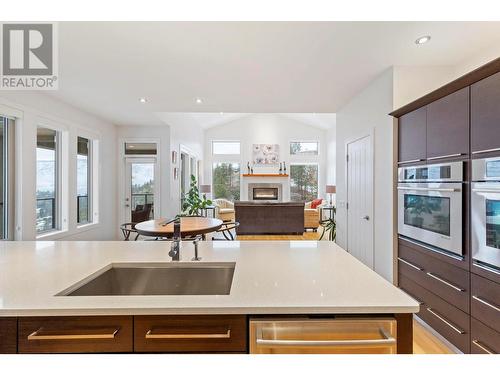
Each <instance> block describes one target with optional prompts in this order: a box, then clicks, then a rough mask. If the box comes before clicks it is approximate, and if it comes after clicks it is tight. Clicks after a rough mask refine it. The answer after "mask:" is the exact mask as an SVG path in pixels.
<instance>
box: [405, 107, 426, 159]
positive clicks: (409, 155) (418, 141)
mask: <svg viewBox="0 0 500 375" xmlns="http://www.w3.org/2000/svg"><path fill="white" fill-rule="evenodd" d="M426 117H427V109H426V107H422V108H419V109H417V110H415V111H413V112H410V113H407V114H406V115H403V116H401V117H400V118H399V125H398V138H399V149H398V150H399V151H398V161H399V162H411V161H421V160H424V159H425V156H426Z"/></svg>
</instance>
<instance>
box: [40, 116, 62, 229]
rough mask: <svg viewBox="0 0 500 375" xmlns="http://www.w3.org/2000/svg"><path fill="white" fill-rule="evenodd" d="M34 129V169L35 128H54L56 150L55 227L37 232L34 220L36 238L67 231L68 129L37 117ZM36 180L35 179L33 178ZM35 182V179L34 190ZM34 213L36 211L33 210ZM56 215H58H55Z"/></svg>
mask: <svg viewBox="0 0 500 375" xmlns="http://www.w3.org/2000/svg"><path fill="white" fill-rule="evenodd" d="M35 122H36V131H35V169H36V160H37V158H36V148H37V130H38V128H46V129H50V130H54V131H55V132H56V134H57V137H58V138H57V142H58V143H57V146H59V147H56V148H57V151H56V173H57V179H56V187H57V188H56V190H57V189H58V191H56V194H55V197H56V203H55V204H56V227H55V228H54V229H52V230H47V231H43V232H38V231H37V230H36V222H35V228H34V233H35V237H36V239H46V238H54V236H57V235H59V234H62V233H67V232H68V231H69V221H70V220H69V216H68V213H69V203H70V200H69V174H68V173H69V131H68V129H67V128H66V127H65V126H64V125H62V124H60V123H57V122H55V121H52V120H49V119H46V118H42V117H38V118H37V119H36V121H35ZM35 180H36V179H35ZM36 186H37V182H36V181H35V192H36ZM35 207H36V193H35ZM35 215H36V212H35ZM57 216H58V217H57Z"/></svg>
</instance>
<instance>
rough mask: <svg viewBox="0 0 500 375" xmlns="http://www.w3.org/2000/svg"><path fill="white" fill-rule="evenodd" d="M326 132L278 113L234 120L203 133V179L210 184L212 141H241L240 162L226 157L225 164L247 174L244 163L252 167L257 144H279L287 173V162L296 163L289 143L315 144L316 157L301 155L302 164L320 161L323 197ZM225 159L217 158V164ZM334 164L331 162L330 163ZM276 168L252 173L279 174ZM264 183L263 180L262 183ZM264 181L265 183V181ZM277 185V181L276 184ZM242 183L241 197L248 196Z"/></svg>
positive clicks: (266, 168) (322, 193)
mask: <svg viewBox="0 0 500 375" xmlns="http://www.w3.org/2000/svg"><path fill="white" fill-rule="evenodd" d="M326 135H327V132H326V130H323V129H320V128H318V127H314V126H310V125H307V124H305V123H303V122H299V121H296V120H293V119H290V118H288V117H284V116H281V115H279V114H264V113H262V114H252V115H249V116H246V117H242V118H239V119H237V120H234V121H231V122H228V123H226V124H223V125H219V126H216V127H213V128H210V129H207V130H206V131H205V172H204V179H205V181H206V182H207V183H211V178H212V162H213V161H214V159H213V157H212V141H222V140H232V141H240V142H241V155H240V157H239V158H238V159H239V160H232V159H233V158H231V157H229V158H228V159H227V161H233V162H234V161H239V162H240V168H241V173H247V162H250V165H252V145H253V144H259V143H268V144H279V145H280V161H281V162H283V161H284V162H285V163H286V165H287V172H289V171H290V163H293V162H299V160H298V159H294V157H291V156H290V153H289V149H290V146H289V142H290V141H318V142H319V153H320V155H319V157H315V156H301V157H300V161H302V162H319V167H320V168H319V181H318V184H319V196H320V197H324V196H325V185H326V167H325V161H326V155H327V148H326V147H327V142H326V141H325V139H326ZM223 159H224V158H223V157H222V158H220V157H219V159H218V160H219V161H222V160H223ZM330 162H332V163H333V164H335V162H334V161H330ZM278 169H279V166H270V167H260V166H259V167H258V166H255V167H254V173H278ZM261 182H264V181H261ZM265 182H268V181H267V180H266V181H265ZM276 182H277V181H276ZM244 185H245V184H244V183H243V181H242V183H241V184H240V186H241V197H242V199H244V197H246V196H247V191H244Z"/></svg>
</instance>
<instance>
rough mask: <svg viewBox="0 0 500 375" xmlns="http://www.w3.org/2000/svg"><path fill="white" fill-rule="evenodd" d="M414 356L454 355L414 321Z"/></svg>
mask: <svg viewBox="0 0 500 375" xmlns="http://www.w3.org/2000/svg"><path fill="white" fill-rule="evenodd" d="M413 354H454V352H453V351H452V350H451V349H450V348H449V347H448V346H446V345H445V343H444V342H443V341H441V339H440V338H439V337H437V336H435V335H434V334H433V333H432V332H431V331H429V330H428V329H427V328H425V327H424V326H423V325H422V324H420V323H419V322H417V321H416V320H415V319H414V320H413Z"/></svg>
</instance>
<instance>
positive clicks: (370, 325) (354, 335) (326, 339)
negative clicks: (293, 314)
mask: <svg viewBox="0 0 500 375" xmlns="http://www.w3.org/2000/svg"><path fill="white" fill-rule="evenodd" d="M396 327H397V323H396V320H395V319H393V318H333V319H330V318H329V319H323V318H321V319H316V318H290V319H276V320H275V319H265V318H262V319H260V318H256V319H250V353H253V354H299V353H309V354H351V353H352V354H372V353H373V354H376V353H379V354H395V353H396V344H397V336H396V335H397V330H396Z"/></svg>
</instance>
